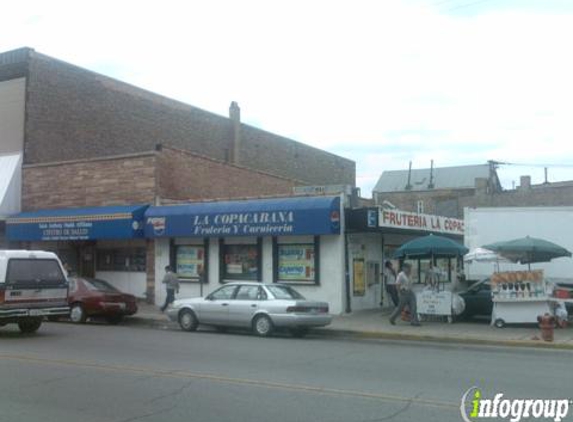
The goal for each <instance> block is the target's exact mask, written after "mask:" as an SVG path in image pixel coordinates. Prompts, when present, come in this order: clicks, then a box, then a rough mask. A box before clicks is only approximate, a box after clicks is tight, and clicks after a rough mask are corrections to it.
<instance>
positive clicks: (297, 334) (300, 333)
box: [290, 328, 308, 338]
mask: <svg viewBox="0 0 573 422" xmlns="http://www.w3.org/2000/svg"><path fill="white" fill-rule="evenodd" d="M290 334H291V336H293V337H294V338H303V337H305V336H306V335H307V334H308V328H293V329H291V330H290Z"/></svg>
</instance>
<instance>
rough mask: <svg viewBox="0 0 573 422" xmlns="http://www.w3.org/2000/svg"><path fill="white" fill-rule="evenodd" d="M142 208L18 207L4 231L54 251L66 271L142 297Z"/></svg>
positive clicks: (16, 239)
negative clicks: (18, 211)
mask: <svg viewBox="0 0 573 422" xmlns="http://www.w3.org/2000/svg"><path fill="white" fill-rule="evenodd" d="M146 209H147V205H133V206H112V207H93V208H69V209H59V210H41V211H34V212H23V213H20V214H17V215H15V216H13V217H10V218H8V220H7V224H6V232H7V237H8V239H9V240H10V241H11V242H14V243H19V244H20V246H21V247H24V248H27V249H42V250H49V251H53V252H56V253H57V254H58V256H59V257H60V259H61V260H62V261H64V262H65V263H66V264H68V265H69V267H70V268H71V270H72V273H76V274H78V275H81V276H84V277H96V278H101V279H104V280H107V281H109V282H110V283H111V284H113V285H114V286H116V287H117V288H119V289H121V290H122V291H124V292H127V293H131V294H133V295H135V296H137V297H139V298H145V297H146V289H147V276H146V270H147V262H146V257H147V248H148V242H149V241H147V240H146V239H145V238H144V230H143V218H144V217H143V216H144V212H145V210H146Z"/></svg>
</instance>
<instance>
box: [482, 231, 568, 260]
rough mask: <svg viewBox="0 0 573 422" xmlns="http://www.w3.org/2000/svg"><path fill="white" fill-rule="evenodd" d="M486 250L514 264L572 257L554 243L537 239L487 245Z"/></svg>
mask: <svg viewBox="0 0 573 422" xmlns="http://www.w3.org/2000/svg"><path fill="white" fill-rule="evenodd" d="M484 248H486V249H489V250H491V251H495V252H497V253H499V254H500V255H501V256H504V257H505V258H507V259H509V260H510V261H512V262H519V263H520V264H532V263H534V262H549V261H551V260H552V259H554V258H561V257H566V256H568V257H570V256H571V252H569V251H568V250H567V249H565V248H564V247H562V246H559V245H557V244H555V243H553V242H550V241H548V240H543V239H537V238H535V237H529V236H526V237H522V238H520V239H514V240H508V241H507V242H497V243H492V244H491V245H485V246H484Z"/></svg>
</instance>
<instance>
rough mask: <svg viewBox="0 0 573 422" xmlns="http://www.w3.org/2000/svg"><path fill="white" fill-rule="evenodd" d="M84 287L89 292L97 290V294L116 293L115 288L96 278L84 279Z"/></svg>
mask: <svg viewBox="0 0 573 422" xmlns="http://www.w3.org/2000/svg"><path fill="white" fill-rule="evenodd" d="M84 281H85V282H86V285H87V286H88V288H89V289H90V290H97V291H98V292H107V293H118V292H119V290H117V289H116V288H115V287H113V286H112V285H111V284H109V283H108V282H107V281H104V280H98V279H97V278H90V279H84Z"/></svg>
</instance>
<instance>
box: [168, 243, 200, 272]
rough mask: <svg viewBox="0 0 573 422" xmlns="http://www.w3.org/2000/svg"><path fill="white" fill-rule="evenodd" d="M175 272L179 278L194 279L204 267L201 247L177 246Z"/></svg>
mask: <svg viewBox="0 0 573 422" xmlns="http://www.w3.org/2000/svg"><path fill="white" fill-rule="evenodd" d="M175 260H176V261H175V262H176V263H177V265H176V269H175V272H176V273H177V275H178V276H179V277H181V278H196V277H199V273H200V272H202V271H203V268H204V266H205V248H204V247H203V246H177V252H176V257H175Z"/></svg>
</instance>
